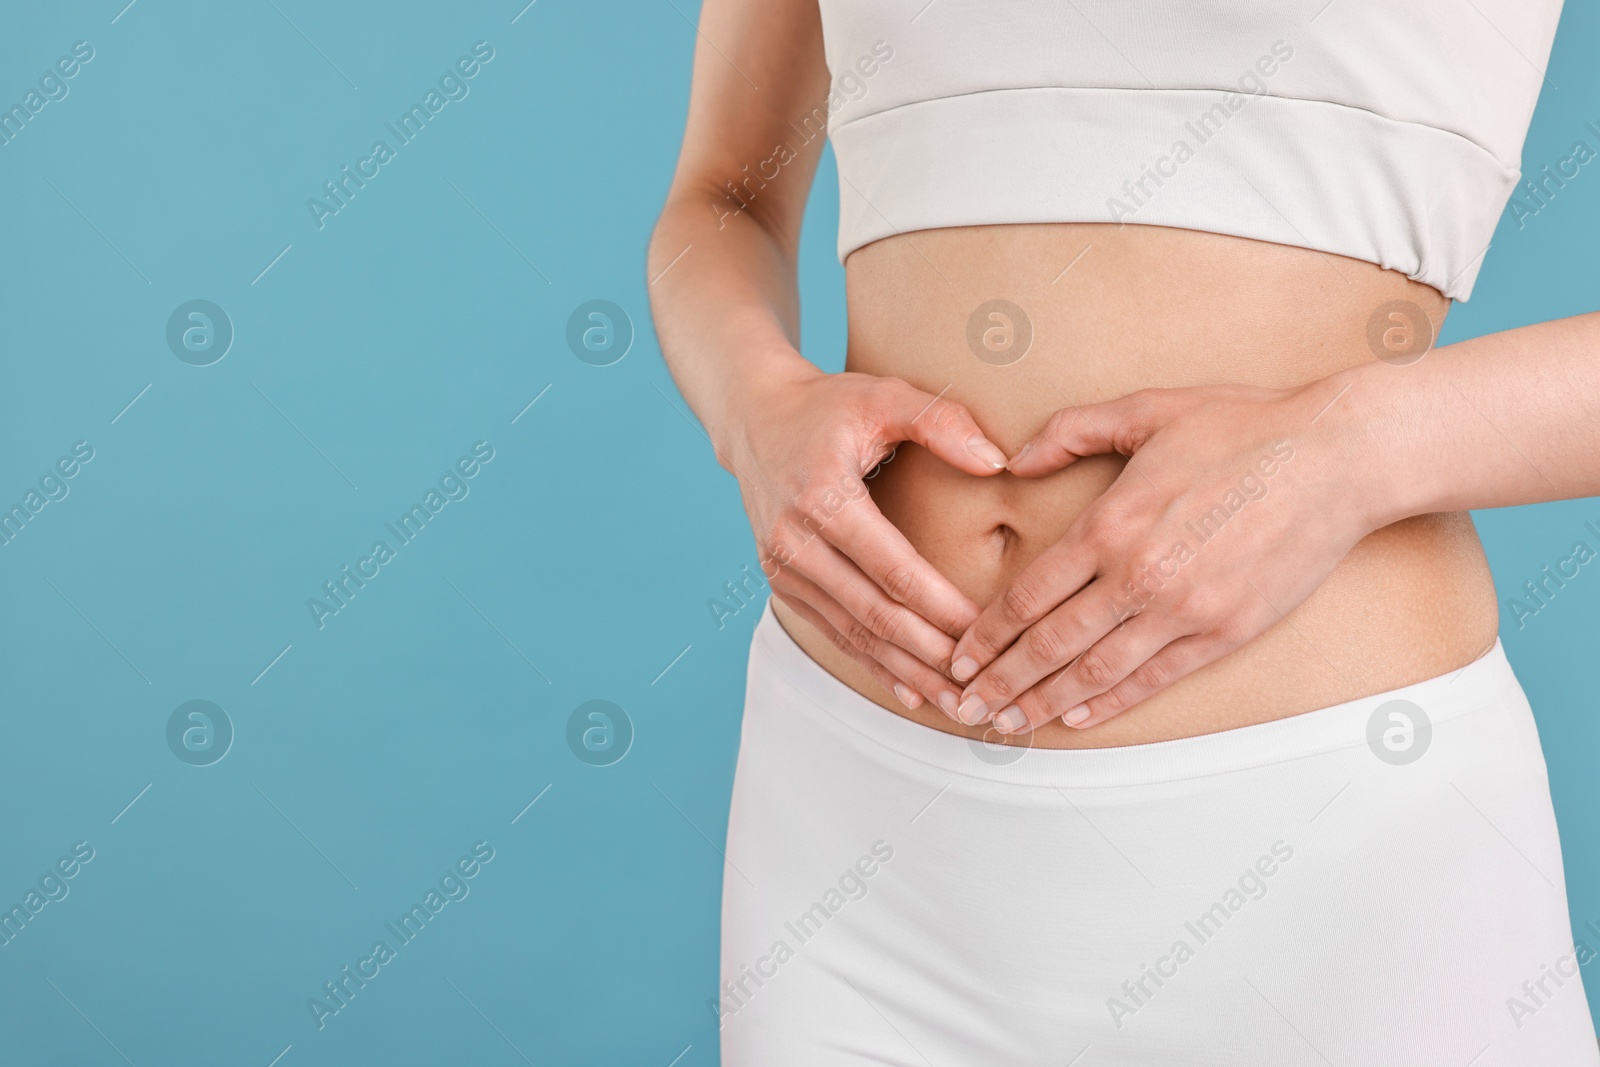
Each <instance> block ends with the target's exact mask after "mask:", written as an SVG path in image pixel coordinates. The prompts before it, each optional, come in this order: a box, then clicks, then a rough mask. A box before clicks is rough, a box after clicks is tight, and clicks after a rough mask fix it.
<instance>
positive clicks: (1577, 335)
mask: <svg viewBox="0 0 1600 1067" xmlns="http://www.w3.org/2000/svg"><path fill="white" fill-rule="evenodd" d="M757 7H758V6H757V5H747V4H740V3H738V2H736V0H707V3H706V4H705V5H704V7H703V8H702V15H701V34H702V38H701V47H700V49H699V50H698V52H697V55H696V60H695V74H694V83H693V90H692V94H691V103H690V113H689V120H688V124H687V127H686V132H685V138H684V146H683V152H682V155H681V157H680V160H679V166H678V171H677V174H676V176H675V179H674V182H673V186H672V190H671V192H670V194H669V197H668V202H667V204H666V207H665V208H664V210H663V212H662V215H661V219H660V222H659V224H658V226H657V228H656V232H655V235H654V238H653V240H652V243H651V248H650V257H649V276H650V279H651V287H650V292H651V297H652V303H653V307H654V311H655V318H656V325H657V332H658V335H659V337H660V339H661V345H662V351H663V353H664V354H665V356H666V358H667V361H668V363H669V365H670V367H671V369H672V373H673V376H674V378H675V380H676V381H677V383H678V385H679V388H680V389H681V390H682V392H683V395H684V397H685V398H686V399H687V400H688V402H689V403H690V405H691V407H693V408H694V410H695V412H696V413H697V414H698V415H699V417H700V419H701V421H702V422H703V424H704V425H705V427H706V430H707V434H708V436H709V438H710V439H711V441H712V444H713V447H714V449H715V451H716V454H717V458H718V460H719V462H721V463H722V465H723V466H724V467H725V468H726V469H728V470H729V471H730V473H732V474H734V476H735V477H736V478H737V479H738V482H739V488H740V492H741V495H742V497H743V500H744V503H745V507H746V510H747V512H748V514H749V515H750V518H751V524H752V529H753V531H754V532H755V535H756V541H757V548H758V552H759V553H760V558H761V562H762V569H763V572H764V573H765V574H766V575H767V577H768V579H769V580H770V582H771V584H772V587H773V590H774V595H775V602H774V610H775V611H776V612H777V614H778V616H779V619H780V621H781V622H782V623H783V625H784V626H785V628H786V629H787V630H788V631H789V633H790V634H791V636H793V637H794V638H795V640H796V641H797V642H798V643H799V644H800V645H801V647H803V648H804V649H805V650H806V651H807V652H808V653H810V654H811V655H812V657H813V658H814V659H816V660H817V661H818V662H819V663H821V664H822V665H823V666H824V667H825V668H826V669H828V670H829V671H830V672H832V673H833V674H834V675H835V676H837V677H838V678H840V679H841V680H842V681H844V682H845V683H846V684H847V685H850V686H851V687H852V688H855V689H856V690H857V691H859V692H861V693H863V694H864V695H866V696H868V697H869V698H870V699H872V700H874V701H876V702H878V703H880V704H882V705H883V706H885V707H889V708H890V709H891V710H894V711H896V712H897V713H899V714H903V715H906V716H907V717H909V718H912V719H914V720H915V721H918V722H922V723H923V724H925V725H928V726H930V727H933V728H935V729H941V730H945V731H947V732H956V733H966V734H968V735H970V736H986V737H988V739H990V740H997V739H999V740H1005V739H1007V737H1006V736H1005V735H1009V739H1012V740H1015V739H1017V738H1023V739H1024V741H1025V743H1030V744H1034V745H1038V746H1043V747H1091V746H1103V745H1119V744H1131V743H1139V742H1144V741H1153V740H1163V739H1167V738H1172V737H1182V736H1189V735H1193V734H1198V733H1206V732H1212V731H1215V730H1220V729H1228V728H1231V727H1234V726H1241V725H1247V724H1249V723H1252V722H1261V721H1266V720H1268V719H1272V718H1279V717H1283V716H1285V715H1291V714H1296V713H1299V712H1303V711H1307V710H1311V709H1313V708H1317V707H1325V706H1328V705H1330V704H1334V703H1338V702H1340V701H1344V700H1350V699H1354V698H1356V697H1359V696H1364V695H1368V694H1371V693H1376V692H1382V691H1384V690H1387V689H1392V688H1396V687H1398V686H1402V685H1406V684H1410V683H1411V682H1415V681H1420V680H1422V679H1424V678H1428V677H1433V676H1435V675H1438V674H1442V673H1444V672H1446V671H1449V670H1453V669H1456V668H1458V667H1461V666H1463V665H1465V664H1467V663H1469V662H1471V660H1472V659H1474V658H1476V657H1477V656H1478V655H1481V654H1482V653H1483V652H1484V651H1485V650H1487V648H1488V647H1489V646H1490V645H1492V643H1493V641H1494V636H1495V626H1496V616H1497V608H1496V603H1495V596H1494V590H1493V585H1492V582H1491V581H1490V578H1489V573H1488V569H1487V565H1486V564H1485V562H1484V559H1483V556H1482V551H1481V548H1480V546H1479V545H1478V542H1477V538H1476V534H1475V532H1474V531H1473V529H1472V525H1471V522H1470V519H1468V518H1467V517H1466V516H1465V515H1464V514H1463V513H1462V511H1463V509H1466V508H1471V507H1494V506H1503V505H1506V504H1517V503H1528V502H1532V501H1536V500H1549V499H1558V498H1562V497H1571V496H1583V495H1591V494H1594V493H1596V492H1597V491H1600V437H1597V433H1600V431H1597V429H1596V428H1597V427H1600V382H1597V376H1596V373H1595V371H1594V369H1593V368H1594V367H1595V366H1596V357H1597V356H1600V320H1597V318H1596V317H1595V316H1584V317H1580V318H1577V319H1569V320H1562V321H1559V322H1555V323H1547V324H1543V325H1539V326H1533V327H1526V328H1523V329H1520V330H1513V331H1508V332H1507V333H1504V334H1497V335H1494V336H1492V337H1486V338H1479V339H1477V340H1475V341H1472V342H1465V343H1463V344H1460V345H1454V346H1450V347H1449V348H1447V349H1441V350H1438V351H1433V352H1429V353H1428V354H1426V355H1425V356H1423V357H1422V358H1421V359H1418V360H1416V361H1414V362H1407V363H1406V364H1405V365H1397V364H1396V363H1393V362H1386V361H1380V360H1379V359H1377V358H1376V357H1377V356H1378V355H1387V354H1389V353H1387V352H1384V351H1381V350H1379V349H1375V348H1374V347H1373V346H1372V345H1371V344H1370V343H1369V339H1368V326H1369V323H1371V321H1372V320H1373V318H1374V316H1375V315H1377V314H1379V313H1380V310H1381V309H1382V308H1383V307H1384V306H1385V305H1386V304H1388V303H1390V302H1392V301H1395V300H1405V301H1407V302H1409V303H1410V304H1411V305H1412V306H1413V314H1412V319H1411V320H1410V321H1407V322H1402V323H1400V324H1399V326H1400V327H1402V328H1409V329H1411V330H1413V331H1415V330H1425V331H1426V332H1427V333H1428V334H1429V335H1433V334H1436V333H1437V329H1438V327H1439V326H1440V325H1441V324H1442V322H1443V319H1444V315H1445V312H1446V310H1447V308H1448V301H1446V300H1445V299H1444V298H1443V297H1442V296H1440V295H1439V294H1438V293H1437V292H1435V291H1434V290H1431V289H1428V288H1427V287H1425V286H1422V285H1419V284H1418V283H1415V282H1411V281H1409V280H1407V279H1406V278H1404V277H1403V276H1401V275H1399V274H1397V273H1395V272H1392V271H1386V270H1383V269H1381V268H1379V267H1377V266H1376V265H1374V264H1370V263H1362V262H1358V261H1354V260H1349V259H1344V258H1340V257H1336V256H1329V255H1325V254H1322V253H1318V252H1314V251H1311V250H1308V249H1300V248H1287V247H1284V246H1278V245H1268V244H1263V243H1260V242H1254V241H1248V240H1243V239H1239V238H1232V237H1225V236H1221V235H1216V234H1202V233H1196V232H1193V231H1184V230H1172V229H1165V228H1160V227H1153V226H1139V225H1129V226H1122V227H1117V226H1092V225H1079V224H1056V225H1038V226H990V227H970V228H963V229H945V230H934V231H921V232H917V233H913V234H902V235H899V236H896V237H892V238H889V239H886V240H883V241H878V242H875V243H874V244H872V245H868V246H866V247H865V248H862V249H860V250H858V251H856V252H855V253H854V254H852V255H851V257H850V259H849V261H848V263H847V264H846V269H847V286H848V293H847V295H848V299H849V311H850V338H849V349H848V351H847V358H846V368H847V369H846V372H845V373H842V374H836V375H828V374H823V373H821V372H820V371H818V370H817V369H816V367H815V366H814V365H813V364H811V363H809V362H808V361H807V360H806V359H805V358H804V357H803V356H802V355H801V354H800V343H799V330H798V317H799V316H798V286H797V283H796V278H795V262H796V257H797V251H798V235H799V227H800V220H801V216H802V213H803V210H804V204H805V199H806V195H807V193H808V191H809V185H810V182H811V178H812V175H813V173H814V170H815V166H816V161H817V156H818V153H819V151H820V146H821V139H820V138H814V139H812V140H810V141H804V140H803V139H802V138H798V137H796V135H795V131H796V130H797V129H799V128H801V127H803V126H805V125H806V117H808V116H815V115H817V114H818V111H817V108H818V104H819V103H820V102H821V101H822V100H823V99H824V98H825V96H826V94H827V91H828V88H829V82H828V73H827V70H826V68H825V66H824V65H823V62H822V54H821V35H820V25H819V23H818V15H817V11H816V8H815V6H814V3H811V4H808V3H806V2H805V0H777V2H774V3H770V4H763V5H759V9H757ZM708 42H710V43H709V44H708ZM713 45H714V46H713ZM752 83H753V85H754V86H756V87H759V88H752ZM822 113H823V114H825V109H823V112H822ZM775 144H786V145H789V146H791V148H792V151H793V157H792V158H791V159H789V160H788V161H787V162H785V163H784V164H783V166H782V169H781V171H780V172H779V174H778V176H777V177H775V178H773V179H772V180H770V181H764V182H761V183H759V184H755V185H751V184H746V185H743V186H742V189H743V193H744V195H743V196H742V197H741V198H740V200H734V199H731V198H730V197H729V196H728V195H727V190H726V186H725V183H726V182H728V181H733V180H737V181H744V180H745V178H744V176H746V175H748V174H749V171H748V170H746V169H745V168H746V167H747V166H748V165H750V164H752V162H754V161H762V160H767V159H769V158H771V157H772V155H773V146H774V145H775ZM768 173H770V171H768ZM741 201H742V205H741ZM1063 267H1066V269H1065V270H1063V269H1062V268H1063ZM997 294H1000V295H1004V296H1006V298H1007V299H1010V300H1012V301H1013V302H1014V303H1016V304H1018V305H1020V306H1021V307H1023V308H1024V310H1025V313H1026V314H1027V315H1028V317H1029V319H1030V321H1031V324H1032V326H1033V332H1034V341H1033V345H1032V347H1031V348H1030V350H1029V352H1028V354H1027V355H1026V356H1024V357H1023V358H1022V359H1020V360H1018V361H1016V362H1014V363H1010V364H1007V365H1003V366H997V365H994V364H993V363H989V362H985V361H983V360H980V359H978V358H977V357H976V355H975V354H974V353H973V351H972V350H971V349H970V348H969V347H968V345H967V340H966V327H967V319H968V317H969V316H970V314H971V313H972V311H973V310H974V309H976V308H977V307H978V306H979V305H980V304H982V303H984V302H985V301H986V300H989V299H991V298H993V297H994V296H996V295H997ZM1030 444H1031V445H1032V447H1031V449H1028V450H1027V451H1026V453H1025V454H1023V449H1024V447H1025V446H1027V445H1030ZM1285 448H1287V449H1288V450H1289V458H1288V459H1287V460H1285V459H1283V458H1282V455H1283V450H1284V449H1285ZM1006 457H1010V461H1009V469H1002V468H1003V467H1004V466H1005V465H1006V463H1007V458H1006ZM1273 457H1277V458H1276V459H1273V461H1272V462H1271V463H1270V464H1269V465H1270V467H1271V473H1270V474H1268V473H1266V468H1265V467H1263V466H1262V465H1261V464H1262V463H1263V462H1264V460H1265V459H1272V458H1273ZM885 460H886V461H887V462H882V464H881V466H880V461H885ZM869 475H871V477H870V478H869V477H868V476H869ZM1247 476H1250V477H1252V478H1253V479H1254V480H1253V481H1250V482H1244V481H1242V479H1244V478H1246V477H1247ZM1241 486H1245V489H1244V490H1242V491H1241V489H1240V487H1241ZM1256 492H1259V493H1260V495H1259V496H1255V495H1252V494H1254V493H1256ZM1230 493H1234V494H1235V495H1236V497H1237V498H1238V499H1242V500H1243V501H1244V503H1243V504H1242V506H1240V507H1239V508H1238V509H1237V510H1236V512H1234V513H1230V517H1228V518H1227V519H1226V522H1225V525H1221V526H1219V530H1220V532H1217V533H1216V534H1215V536H1212V537H1208V538H1206V539H1205V540H1204V542H1203V544H1202V543H1201V540H1200V538H1198V537H1196V536H1195V535H1194V534H1193V533H1192V532H1189V531H1190V530H1191V524H1193V523H1195V522H1197V521H1203V519H1204V516H1206V515H1207V514H1208V513H1212V509H1213V508H1215V507H1216V506H1217V505H1218V504H1219V502H1227V501H1229V500H1230V497H1229V494H1230ZM1185 541H1187V542H1189V543H1190V548H1191V552H1192V558H1186V559H1183V560H1182V561H1181V562H1177V561H1175V557H1174V553H1173V549H1174V547H1175V546H1176V545H1178V544H1179V543H1180V542H1185ZM1130 581H1131V582H1133V583H1134V585H1133V590H1134V591H1133V592H1129V591H1128V585H1127V583H1129V582H1130ZM891 693H892V694H893V695H891ZM1135 707H1137V710H1136V711H1135V712H1133V713H1132V714H1126V715H1123V714H1121V713H1123V712H1125V711H1127V710H1128V709H1130V708H1135ZM1085 712H1086V714H1084V713H1085ZM1064 714H1065V715H1068V716H1069V721H1068V722H1063V721H1062V719H1061V718H1060V717H1061V716H1062V715H1064ZM997 715H998V716H999V717H1000V718H999V721H998V723H996V722H995V717H996V716H997ZM997 731H998V732H997Z"/></svg>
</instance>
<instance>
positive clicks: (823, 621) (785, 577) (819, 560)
mask: <svg viewBox="0 0 1600 1067" xmlns="http://www.w3.org/2000/svg"><path fill="white" fill-rule="evenodd" d="M753 377H754V376H753ZM728 415H729V419H730V428H732V429H733V430H734V432H733V434H731V435H729V436H728V437H725V443H724V445H723V446H722V447H719V448H718V459H719V460H720V461H721V462H722V464H723V466H724V467H727V468H728V469H729V470H730V472H731V473H732V474H733V475H734V476H735V477H736V478H737V479H738V480H739V491H740V494H741V496H742V497H743V499H744V508H745V512H746V513H747V514H748V515H749V516H750V526H751V528H752V530H753V531H754V532H755V537H756V547H757V549H758V551H759V553H760V559H761V569H762V573H763V575H764V576H765V577H766V579H767V580H768V582H770V583H771V585H772V589H773V593H774V595H776V596H778V597H780V598H781V599H782V600H783V602H784V603H785V604H787V605H788V606H789V607H791V608H793V609H794V610H795V611H796V612H797V613H798V614H799V615H800V616H801V617H803V618H804V619H806V621H808V622H810V623H811V624H812V625H813V626H816V627H817V628H818V629H819V630H821V631H822V633H823V634H824V635H826V636H827V637H828V638H829V639H830V640H831V641H832V642H833V643H834V644H835V645H836V646H838V647H839V649H841V650H842V651H844V652H845V653H847V654H848V655H850V656H851V657H852V658H853V659H855V660H856V661H857V662H859V663H861V664H862V665H863V666H865V667H866V668H867V669H868V670H869V671H871V672H872V675H873V676H874V677H875V678H877V679H878V681H879V682H881V683H882V684H883V686H884V687H885V688H886V689H889V690H892V691H893V692H894V694H895V696H896V697H897V698H898V699H899V700H900V702H901V703H902V704H904V705H906V707H908V708H916V707H919V706H920V705H921V704H922V702H923V700H924V699H925V698H926V699H930V700H932V701H933V702H934V703H935V704H937V705H938V706H939V707H940V708H942V709H943V710H944V711H945V713H946V714H948V715H950V716H952V717H954V715H955V710H956V703H957V700H958V698H959V695H960V694H959V690H960V687H959V686H957V685H954V684H952V682H951V681H950V679H949V677H948V676H949V671H950V656H951V653H952V651H953V650H954V648H955V638H956V637H958V636H960V635H961V634H962V633H963V632H964V631H965V630H966V628H967V627H968V626H970V625H971V624H972V622H973V620H975V619H976V618H977V616H978V608H977V605H976V604H974V603H973V602H972V601H971V600H970V599H969V598H968V597H966V596H965V595H964V594H962V593H961V591H960V590H958V589H957V588H956V587H955V586H954V585H952V584H951V583H950V581H949V580H948V579H946V578H945V577H944V576H943V575H942V574H940V573H939V572H938V571H937V570H935V569H934V567H933V566H932V564H930V563H928V561H927V560H925V559H923V558H922V556H921V555H920V554H918V552H917V550H916V549H914V548H913V547H911V543H910V542H909V541H907V540H906V539H905V537H904V535H902V534H901V533H900V531H899V530H897V529H895V527H894V526H893V524H891V523H890V522H889V520H888V519H886V518H884V516H883V514H882V512H880V511H879V510H878V508H877V505H876V504H875V503H874V502H873V500H872V497H871V496H870V495H869V494H868V492H867V487H866V481H865V477H866V475H868V474H869V473H870V472H871V471H872V469H873V468H874V467H876V466H877V465H878V464H879V463H880V462H882V461H884V460H885V459H887V458H888V457H889V456H890V455H891V454H892V453H893V451H894V449H895V447H896V446H897V445H899V444H900V443H901V442H903V441H911V442H914V443H915V444H918V445H921V446H922V447H923V448H926V449H927V450H928V451H930V452H932V453H933V454H934V455H936V456H938V457H939V458H940V459H942V460H944V461H945V462H946V463H948V464H950V465H951V466H953V467H955V468H957V469H958V470H961V471H964V472H966V473H967V474H973V475H990V474H996V473H998V472H999V471H1001V470H1003V469H1005V462H1006V457H1005V453H1003V452H1002V451H1000V449H999V448H997V447H996V446H995V445H994V443H993V442H992V441H990V440H989V439H988V438H987V437H985V436H984V434H983V431H981V430H980V429H978V425H977V423H976V422H974V421H973V419H972V416H971V414H969V413H968V412H967V409H966V408H965V407H963V406H962V405H960V404H957V403H954V402H953V401H949V400H944V399H942V398H940V397H937V396H934V395H933V394H931V393H925V392H923V391H922V390H920V389H917V388H915V387H913V386H911V385H909V384H907V383H906V382H904V381H902V380H900V379H898V378H880V377H876V376H874V375H870V374H858V373H854V372H849V371H846V372H843V373H839V374H827V373H824V372H822V371H819V370H817V369H816V368H815V367H814V366H812V365H811V364H809V363H805V364H804V366H803V367H800V366H796V367H795V369H794V371H793V372H791V373H788V374H784V375H778V376H769V375H762V376H760V377H759V380H754V381H752V382H751V383H750V387H749V389H747V390H744V391H742V393H741V395H740V397H739V402H738V403H737V404H736V406H735V409H734V410H732V411H729V412H728ZM947 704H948V705H949V706H948V707H946V706H945V705H947Z"/></svg>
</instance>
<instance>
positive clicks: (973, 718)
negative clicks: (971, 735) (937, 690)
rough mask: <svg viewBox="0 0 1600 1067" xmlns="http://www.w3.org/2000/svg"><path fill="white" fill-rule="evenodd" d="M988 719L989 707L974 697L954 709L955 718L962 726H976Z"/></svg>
mask: <svg viewBox="0 0 1600 1067" xmlns="http://www.w3.org/2000/svg"><path fill="white" fill-rule="evenodd" d="M988 717H989V705H987V704H985V703H984V702H983V701H981V700H979V699H978V698H977V697H975V696H971V697H968V698H967V699H965V700H963V701H962V702H961V706H960V707H959V708H957V709H956V718H957V719H959V720H960V721H961V723H962V725H964V726H976V725H978V724H979V723H980V722H982V721H983V720H984V719H987V718H988Z"/></svg>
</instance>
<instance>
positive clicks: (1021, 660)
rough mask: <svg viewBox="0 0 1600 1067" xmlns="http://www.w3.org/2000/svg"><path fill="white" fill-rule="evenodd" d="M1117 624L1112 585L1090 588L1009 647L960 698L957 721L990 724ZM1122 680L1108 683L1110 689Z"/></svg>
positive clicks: (1096, 584) (980, 674)
mask: <svg viewBox="0 0 1600 1067" xmlns="http://www.w3.org/2000/svg"><path fill="white" fill-rule="evenodd" d="M1118 622H1119V619H1118V617H1117V615H1116V606H1115V605H1114V604H1113V603H1112V597H1111V596H1110V593H1109V589H1108V587H1107V585H1106V584H1105V583H1103V582H1097V583H1091V584H1090V585H1089V586H1088V587H1087V588H1086V589H1085V590H1084V591H1083V592H1082V593H1080V594H1079V595H1077V596H1074V597H1072V598H1071V599H1070V600H1068V601H1067V602H1066V603H1064V604H1062V605H1061V606H1060V607H1058V608H1057V609H1055V610H1054V611H1052V612H1050V614H1048V615H1046V616H1045V617H1044V618H1042V619H1040V620H1039V621H1038V622H1036V623H1034V624H1033V625H1032V626H1029V627H1028V628H1027V629H1026V630H1024V631H1023V632H1022V633H1021V635H1019V636H1018V638H1017V640H1016V642H1015V643H1014V644H1012V646H1011V647H1010V648H1008V649H1006V650H1005V651H1004V652H1002V653H1001V654H1000V657H999V658H998V659H996V660H995V661H994V662H993V663H991V664H989V666H987V667H985V668H984V669H983V670H982V671H981V672H980V673H979V674H978V676H977V677H976V678H974V679H972V681H971V682H970V683H969V684H968V685H967V688H966V689H965V690H964V691H963V692H962V694H961V704H960V705H959V707H958V709H957V712H956V714H957V717H958V718H959V719H960V720H961V721H962V722H963V723H966V724H968V725H975V724H977V723H980V722H983V721H985V720H986V719H987V718H988V717H989V716H990V715H991V714H992V713H994V712H998V711H1000V710H1002V709H1004V708H1005V707H1007V706H1008V705H1010V704H1012V703H1013V702H1015V700H1016V699H1017V698H1018V697H1020V696H1021V695H1022V694H1023V693H1026V692H1027V691H1028V690H1029V689H1032V688H1033V687H1034V686H1035V685H1036V684H1038V682H1039V681H1040V680H1041V679H1043V678H1046V677H1048V676H1049V675H1051V674H1053V673H1055V672H1056V671H1057V670H1059V669H1060V668H1062V667H1065V666H1067V665H1068V664H1070V663H1072V662H1073V661H1074V660H1076V659H1077V658H1078V657H1079V656H1080V655H1082V654H1084V653H1085V651H1086V650H1088V649H1090V648H1091V647H1093V646H1094V644H1095V643H1096V642H1097V641H1099V640H1100V639H1101V638H1102V637H1104V636H1105V635H1106V634H1108V633H1110V632H1111V631H1112V630H1114V629H1115V628H1116V627H1117V624H1118ZM1130 669H1131V668H1130ZM1117 680H1118V679H1116V678H1111V679H1108V680H1107V681H1106V687H1107V688H1110V686H1111V685H1112V684H1114V683H1115V682H1116V681H1117Z"/></svg>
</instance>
